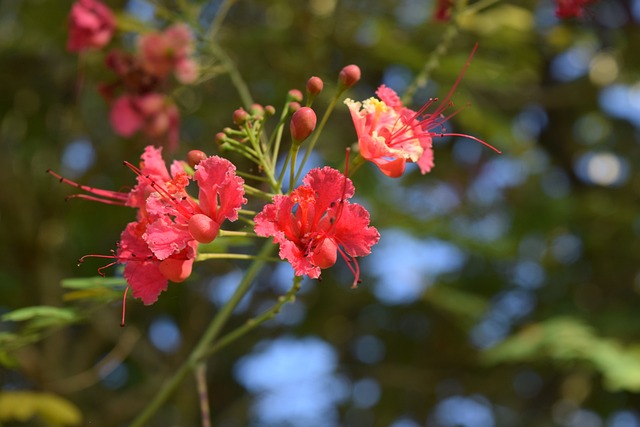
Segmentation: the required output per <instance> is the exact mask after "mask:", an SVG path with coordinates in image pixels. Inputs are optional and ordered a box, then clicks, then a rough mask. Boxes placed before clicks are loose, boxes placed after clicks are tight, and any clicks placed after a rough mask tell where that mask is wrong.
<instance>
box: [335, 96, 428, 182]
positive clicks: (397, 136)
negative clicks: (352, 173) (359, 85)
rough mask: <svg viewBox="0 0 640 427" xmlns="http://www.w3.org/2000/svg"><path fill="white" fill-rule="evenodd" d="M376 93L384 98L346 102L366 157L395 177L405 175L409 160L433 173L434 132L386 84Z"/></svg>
mask: <svg viewBox="0 0 640 427" xmlns="http://www.w3.org/2000/svg"><path fill="white" fill-rule="evenodd" d="M376 94H377V95H378V97H379V98H380V99H376V98H369V99H367V100H365V101H364V102H355V101H352V100H351V99H347V100H345V104H347V106H348V107H349V111H350V112H351V118H352V120H353V124H354V126H355V129H356V134H357V135H358V146H359V148H360V154H361V155H362V157H363V158H365V159H366V160H369V161H371V162H373V163H375V164H376V165H377V166H378V167H379V168H380V170H381V171H382V173H384V174H385V175H387V176H390V177H393V178H397V177H399V176H400V175H402V174H403V172H404V169H405V164H406V162H407V161H409V162H415V163H417V164H418V166H419V167H420V171H421V172H422V173H423V174H424V173H427V172H429V171H430V170H431V168H432V167H433V150H432V148H431V136H432V133H431V132H429V130H426V131H425V129H424V128H423V126H422V123H421V121H420V120H419V119H418V115H419V113H416V112H415V111H413V110H410V109H408V108H406V107H403V106H402V103H401V102H400V98H398V95H397V94H396V93H395V92H394V91H393V90H392V89H390V88H388V87H386V86H385V85H382V86H380V87H379V88H378V90H377V91H376Z"/></svg>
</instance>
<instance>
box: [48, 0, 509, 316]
mask: <svg viewBox="0 0 640 427" xmlns="http://www.w3.org/2000/svg"><path fill="white" fill-rule="evenodd" d="M107 30H108V31H107ZM113 30H114V19H113V16H112V15H111V14H110V12H109V10H108V9H107V8H106V7H105V6H104V5H102V4H101V3H99V2H97V0H80V1H79V2H78V3H76V5H74V9H73V10H72V15H71V20H70V45H73V46H74V47H75V48H74V49H73V50H75V51H80V50H85V49H96V48H100V47H103V46H105V45H106V44H107V43H108V42H109V38H110V37H111V36H112V34H113ZM105 34H108V37H107V36H106V35H105ZM72 39H73V43H72V42H71V40H72ZM78 46H82V47H81V48H80V47H78ZM137 46H138V49H137V52H136V53H127V52H123V51H120V50H112V51H111V52H110V53H109V54H108V55H107V57H106V65H107V67H108V68H109V69H111V70H112V71H113V72H114V73H115V75H116V79H115V80H114V81H113V82H111V83H108V84H103V85H102V87H101V90H102V94H103V96H104V97H105V98H106V99H107V100H108V101H109V102H111V114H110V118H111V122H112V125H113V127H114V129H115V130H116V132H117V133H119V134H120V135H124V136H130V135H133V134H134V133H136V132H142V133H144V134H145V135H147V136H148V137H150V138H155V139H158V138H160V137H162V136H167V135H168V136H169V137H168V140H169V141H170V143H171V144H170V146H171V147H172V148H173V147H175V144H177V138H178V136H177V123H178V120H179V116H178V112H177V109H176V108H175V105H173V104H172V103H171V102H170V101H168V98H167V96H166V95H164V94H163V93H161V92H160V90H161V89H163V88H165V87H166V82H167V80H168V79H169V78H170V76H174V78H175V80H176V81H177V82H179V83H182V84H189V83H193V82H194V81H195V79H196V77H197V70H196V68H197V67H196V64H195V63H194V62H193V60H192V59H191V56H192V55H193V53H194V52H193V50H194V46H193V40H192V36H191V33H190V31H189V29H188V28H187V27H186V26H184V25H174V26H172V27H169V28H168V29H167V30H165V31H164V32H149V33H146V34H145V35H143V36H141V37H139V39H138V44H137ZM474 51H475V49H474ZM471 55H473V52H472V54H471ZM470 60H471V56H470V57H469V60H468V61H467V64H466V65H465V67H464V69H463V70H462V73H461V74H460V76H459V77H458V80H457V81H456V83H455V84H454V86H453V88H452V89H451V90H450V91H449V93H448V94H447V95H446V97H445V98H444V100H443V101H441V102H440V103H438V104H437V105H436V107H435V108H434V109H433V111H430V107H431V106H432V105H434V104H435V103H436V101H437V100H435V99H434V100H430V101H429V102H427V103H426V104H425V105H423V106H422V107H421V108H419V109H418V110H417V111H414V110H412V109H410V108H409V107H406V106H404V105H403V103H402V101H401V99H400V98H399V96H398V95H397V94H396V92H395V91H393V90H392V89H391V88H389V87H387V86H385V85H382V86H380V87H379V88H378V90H377V91H376V95H377V98H375V97H372V98H369V99H366V100H364V101H361V102H360V101H353V100H351V99H346V100H345V101H344V102H345V104H346V105H347V107H348V109H349V111H350V113H351V118H352V120H353V124H354V127H355V132H356V136H357V140H358V144H357V150H356V154H357V158H356V159H354V161H353V165H355V166H356V169H357V166H359V165H361V164H362V163H364V162H363V160H364V161H369V162H371V163H373V164H375V165H376V166H377V167H378V168H379V169H380V171H382V173H384V174H385V175H387V176H389V177H399V176H401V175H403V174H404V173H405V168H406V164H407V163H416V164H417V166H418V167H419V169H420V171H421V172H422V174H425V173H427V172H429V171H430V170H431V169H432V168H433V167H434V156H433V147H432V141H433V138H435V137H438V136H444V135H456V136H465V137H468V138H472V139H475V140H477V141H480V142H482V143H483V144H486V143H484V142H483V141H481V140H479V139H477V138H475V137H473V136H469V135H460V134H456V133H445V132H444V122H445V121H446V120H447V119H448V118H450V117H451V116H453V115H455V114H456V113H458V112H459V110H458V111H454V112H453V113H450V114H449V115H448V116H445V114H444V113H445V112H446V111H447V110H448V109H449V108H450V107H451V106H452V105H453V104H452V102H451V97H452V95H453V92H454V90H455V88H456V86H457V85H458V83H459V82H460V80H461V78H462V76H463V74H464V71H465V70H466V68H467V66H468V65H469V63H470ZM360 75H361V71H360V68H359V67H358V66H356V65H347V66H346V67H344V68H343V69H342V70H341V71H340V73H339V75H338V79H337V80H338V81H337V85H336V87H337V92H336V94H335V96H334V99H333V101H332V102H331V103H330V104H329V107H328V108H327V111H325V115H324V118H323V119H322V120H321V121H320V125H318V120H317V115H316V110H315V109H314V106H313V102H314V99H315V98H316V97H317V96H318V95H319V94H320V93H321V92H322V90H323V88H324V83H323V81H322V79H320V78H319V77H316V76H313V77H311V78H310V79H309V80H308V81H307V84H306V102H305V103H304V106H302V103H303V101H305V96H304V95H303V93H302V92H301V91H300V90H298V89H292V90H290V91H289V92H288V95H287V98H286V101H285V104H284V107H283V108H282V111H281V114H280V118H279V120H278V122H277V124H276V125H275V128H274V129H273V130H272V134H271V135H266V132H267V131H266V130H265V129H267V127H268V126H267V120H269V119H270V118H271V117H273V116H275V115H276V112H277V111H276V109H275V108H274V107H273V106H270V105H268V106H262V105H258V104H254V105H252V106H251V107H249V108H247V109H246V110H245V109H244V108H238V109H237V110H235V111H234V112H233V114H232V121H233V123H234V127H233V128H232V127H228V128H225V129H224V130H223V131H222V132H219V133H218V134H217V135H216V141H217V142H218V143H219V149H220V150H221V152H222V154H224V153H225V152H226V151H233V152H234V153H236V154H239V155H241V156H243V157H244V158H245V159H246V160H248V161H249V162H252V163H254V164H255V165H256V170H258V171H259V173H258V174H249V173H243V172H241V171H237V170H236V167H235V166H234V164H232V163H231V162H230V161H229V160H227V159H226V158H224V157H220V156H216V155H214V156H207V155H206V154H205V153H204V152H202V151H199V150H192V151H190V152H189V154H188V156H187V160H186V161H178V160H174V161H173V162H172V163H171V166H170V167H169V168H167V166H166V164H165V162H164V160H163V158H162V149H161V148H155V147H154V146H152V145H149V146H147V147H146V149H145V150H144V153H143V154H142V156H141V162H140V165H139V166H134V165H132V164H130V163H127V162H125V164H126V165H127V166H128V167H129V168H130V169H131V170H132V171H133V172H134V173H135V174H136V176H137V184H136V185H135V186H134V187H133V188H132V189H131V190H130V191H127V192H118V191H109V190H102V189H97V188H93V187H88V186H85V185H80V184H77V183H75V182H73V181H70V180H68V179H66V178H63V177H61V176H60V175H58V174H56V173H55V172H52V171H49V173H50V174H52V175H53V176H55V177H57V178H58V179H60V181H62V182H64V183H66V184H69V185H73V186H75V187H77V188H79V189H80V190H82V191H83V192H82V193H81V194H76V195H73V196H71V197H74V198H83V199H88V200H94V201H99V202H103V203H108V204H114V205H121V206H128V207H131V208H134V209H135V210H136V219H135V221H132V222H130V223H129V224H127V225H126V227H125V229H124V231H123V232H122V233H121V235H120V240H119V242H118V244H117V249H116V250H115V251H113V252H112V254H111V255H86V256H85V257H83V258H81V261H82V260H84V259H86V258H89V257H99V258H107V259H110V260H111V263H110V264H108V265H107V266H111V265H114V264H123V265H124V269H123V275H124V278H125V279H126V281H127V284H128V289H129V288H130V289H131V290H132V293H133V296H134V297H136V298H139V299H141V300H142V301H143V302H144V303H145V304H152V303H153V302H155V301H156V300H157V298H158V295H159V294H160V293H161V292H162V291H164V290H165V289H166V288H167V286H168V283H169V282H182V281H184V280H186V279H187V278H188V277H189V276H190V275H191V273H192V269H193V265H194V263H195V262H196V261H200V260H205V259H209V258H216V257H222V256H225V255H228V256H229V257H230V258H237V257H238V256H239V255H241V256H243V257H252V255H250V254H216V253H211V252H210V251H211V250H212V248H213V246H211V245H209V244H210V243H211V242H213V241H214V240H215V239H217V238H219V237H224V236H230V235H242V236H248V237H254V238H271V239H272V240H273V242H274V243H275V244H276V245H278V247H279V256H280V258H281V259H282V260H286V261H288V262H289V263H290V264H291V266H292V267H293V271H294V273H295V275H296V276H308V277H310V278H314V279H315V278H320V275H321V272H322V270H324V269H327V268H329V267H332V266H333V265H334V264H336V263H337V262H338V260H339V258H341V259H342V260H344V262H345V263H346V265H347V267H348V268H349V269H350V270H351V272H352V273H353V276H354V280H353V287H355V286H357V284H358V283H359V282H360V266H359V263H358V260H357V258H359V257H363V256H366V255H368V254H370V253H371V248H372V247H373V246H374V245H375V244H376V243H377V242H378V240H379V239H380V234H379V233H378V230H377V229H376V228H375V227H373V226H372V225H370V215H369V212H368V211H367V210H366V209H365V208H364V207H363V206H361V205H359V204H357V203H353V202H351V201H350V199H351V198H352V197H353V196H354V194H355V186H354V183H353V181H352V180H351V179H350V178H349V177H348V176H347V175H348V171H349V153H350V148H347V150H346V151H347V153H348V154H347V164H346V167H345V173H342V172H340V171H338V170H337V169H334V168H332V167H329V166H325V167H319V168H315V169H312V170H311V171H310V172H308V173H307V174H306V176H304V177H302V179H301V185H299V186H297V187H296V185H295V184H296V182H298V181H299V179H300V178H301V174H302V168H303V167H304V163H305V161H306V160H307V158H308V155H309V153H310V152H311V150H312V149H313V147H314V144H315V143H316V141H317V140H318V137H319V135H320V133H321V131H322V127H323V126H324V125H325V123H326V118H327V117H328V116H329V114H330V113H331V111H332V109H333V108H334V106H335V105H336V102H337V101H338V99H339V98H340V96H341V95H342V93H343V92H344V91H345V90H347V89H348V88H350V87H351V86H353V85H354V84H355V83H357V82H358V81H359V79H360ZM287 122H288V124H289V126H288V129H289V136H290V141H289V150H288V153H286V155H283V153H281V152H280V150H281V146H285V144H286V142H283V138H282V136H283V133H284V129H285V126H286V123H287ZM318 127H319V128H318ZM303 145H306V149H307V151H306V153H305V156H304V158H303V160H302V162H301V163H302V164H300V165H297V164H296V163H297V162H298V152H299V150H300V149H301V147H302V146H303ZM487 145H488V144H487ZM491 148H493V147H491ZM496 151H497V150H496ZM276 165H278V166H277V167H276ZM287 172H288V176H289V182H290V185H289V189H288V191H285V190H284V189H283V187H284V185H283V181H284V177H285V176H286V175H287ZM243 177H244V178H248V181H250V182H257V183H258V184H257V185H253V186H252V185H250V184H248V183H247V182H245V180H244V178H243ZM245 196H247V197H245ZM248 198H249V200H248ZM265 200H266V202H265ZM260 201H261V202H262V203H261V204H259V202H260ZM245 204H250V208H251V209H255V210H250V209H243V207H244V206H245ZM239 219H241V220H242V222H243V223H244V224H248V226H249V228H248V229H246V228H245V230H242V231H239V230H237V229H236V230H223V229H221V227H223V225H224V224H225V222H226V221H229V222H233V221H236V220H239ZM107 266H105V267H107ZM105 267H102V268H100V269H99V270H98V271H99V272H100V273H101V274H102V272H103V270H104V268H105Z"/></svg>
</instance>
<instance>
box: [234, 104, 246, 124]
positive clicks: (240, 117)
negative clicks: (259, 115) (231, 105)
mask: <svg viewBox="0 0 640 427" xmlns="http://www.w3.org/2000/svg"><path fill="white" fill-rule="evenodd" d="M248 118H249V113H247V112H246V111H244V108H238V109H237V110H236V111H234V112H233V123H235V124H237V125H243V124H245V122H246V121H247V119H248Z"/></svg>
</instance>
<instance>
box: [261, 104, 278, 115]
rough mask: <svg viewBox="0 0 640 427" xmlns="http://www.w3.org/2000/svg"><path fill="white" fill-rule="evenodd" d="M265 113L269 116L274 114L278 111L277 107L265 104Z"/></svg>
mask: <svg viewBox="0 0 640 427" xmlns="http://www.w3.org/2000/svg"><path fill="white" fill-rule="evenodd" d="M264 113H265V114H266V115H267V116H273V115H274V114H275V113H276V108H275V107H274V106H273V105H265V107H264Z"/></svg>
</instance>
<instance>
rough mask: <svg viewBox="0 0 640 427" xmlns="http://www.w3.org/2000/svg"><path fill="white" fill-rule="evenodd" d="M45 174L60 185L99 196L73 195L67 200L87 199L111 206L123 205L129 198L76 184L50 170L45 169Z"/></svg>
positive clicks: (118, 193)
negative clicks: (56, 180)
mask: <svg viewBox="0 0 640 427" xmlns="http://www.w3.org/2000/svg"><path fill="white" fill-rule="evenodd" d="M47 173H48V174H49V175H52V176H53V177H55V178H57V179H58V180H59V181H60V182H61V183H64V184H67V185H70V186H72V187H76V188H79V189H80V190H82V191H86V192H87V193H91V194H95V195H96V196H100V197H92V196H87V195H82V194H78V195H74V196H69V197H67V198H80V199H87V200H93V201H96V202H101V203H106V204H111V205H125V204H126V201H127V199H128V198H129V193H122V192H120V191H111V190H102V189H100V188H95V187H90V186H88V185H82V184H78V183H77V182H75V181H71V180H70V179H67V178H65V177H63V176H61V175H59V174H57V173H55V172H54V171H52V170H51V169H47Z"/></svg>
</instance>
